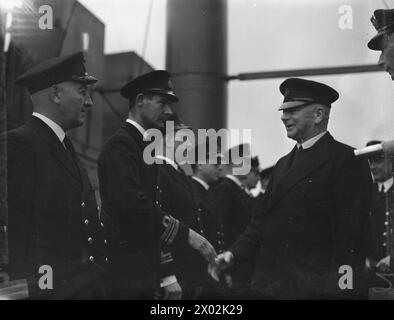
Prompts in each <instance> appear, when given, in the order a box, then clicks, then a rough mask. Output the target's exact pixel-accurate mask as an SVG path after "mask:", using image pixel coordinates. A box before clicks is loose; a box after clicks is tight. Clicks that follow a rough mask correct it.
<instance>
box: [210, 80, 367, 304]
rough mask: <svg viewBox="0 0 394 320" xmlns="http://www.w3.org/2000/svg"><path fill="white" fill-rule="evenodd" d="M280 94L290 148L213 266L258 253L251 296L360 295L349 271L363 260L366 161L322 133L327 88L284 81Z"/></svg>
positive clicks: (329, 95)
mask: <svg viewBox="0 0 394 320" xmlns="http://www.w3.org/2000/svg"><path fill="white" fill-rule="evenodd" d="M280 91H281V93H282V94H283V95H284V103H283V104H282V106H281V107H280V110H281V111H282V112H283V114H282V121H283V124H284V125H285V128H286V131H287V136H288V137H289V138H291V139H294V140H296V142H297V145H296V146H295V147H294V148H293V150H292V151H291V152H290V153H289V154H287V155H286V156H284V157H283V158H281V159H280V160H279V161H278V163H277V164H276V166H275V168H274V169H273V172H272V175H271V179H270V183H269V186H268V188H267V192H266V199H265V202H264V208H263V210H262V211H261V212H260V213H259V214H258V215H257V216H256V217H255V218H254V219H253V221H252V222H251V223H250V224H249V226H248V227H247V229H246V231H245V232H244V233H243V234H242V235H241V236H240V237H239V238H238V240H237V241H236V242H235V244H233V245H232V246H231V247H230V249H229V251H227V252H225V253H222V254H221V255H220V256H219V257H218V259H217V265H216V267H217V268H218V269H219V270H222V269H225V268H227V267H228V266H229V265H231V264H232V263H234V264H237V263H238V261H244V260H246V259H249V257H250V256H253V255H255V254H258V257H257V264H256V268H255V272H254V276H253V278H252V293H251V294H252V297H254V298H275V299H305V298H343V297H346V298H350V297H354V296H356V297H365V296H363V295H362V294H365V292H364V293H360V291H359V290H358V289H359V288H360V287H359V283H358V281H357V279H358V277H357V275H358V274H359V271H360V270H362V269H363V267H364V263H365V258H366V241H365V237H366V233H367V230H368V212H369V208H370V205H371V201H370V199H371V196H370V195H371V174H370V172H369V168H368V163H367V161H366V160H359V159H356V158H355V156H354V154H353V149H352V148H351V147H349V146H347V145H345V144H343V143H340V142H338V141H336V140H335V139H334V138H333V137H332V136H331V135H330V133H328V132H327V124H328V118H329V112H330V107H331V103H333V102H334V101H335V100H337V99H338V97H339V95H338V93H337V92H336V91H335V90H334V89H332V88H331V87H328V86H326V85H324V84H321V83H318V82H314V81H308V80H303V79H287V80H286V81H284V82H283V83H282V84H281V86H280ZM345 270H346V271H345ZM342 273H343V274H342ZM345 273H346V274H345ZM341 277H345V278H341ZM345 279H347V280H346V281H345Z"/></svg>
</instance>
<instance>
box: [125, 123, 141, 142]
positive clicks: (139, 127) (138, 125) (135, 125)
mask: <svg viewBox="0 0 394 320" xmlns="http://www.w3.org/2000/svg"><path fill="white" fill-rule="evenodd" d="M126 122H128V123H130V124H131V125H132V126H134V127H135V128H137V130H138V131H139V132H140V133H141V134H142V137H143V138H144V139H145V138H146V130H145V129H144V128H143V127H142V126H141V125H140V124H139V123H138V122H136V121H134V120H131V119H127V120H126Z"/></svg>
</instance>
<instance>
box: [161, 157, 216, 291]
mask: <svg viewBox="0 0 394 320" xmlns="http://www.w3.org/2000/svg"><path fill="white" fill-rule="evenodd" d="M162 161H163V164H160V165H158V166H159V174H160V179H159V181H160V189H161V191H162V192H161V195H160V205H161V207H162V209H163V210H164V211H166V212H168V213H169V214H171V216H173V217H174V218H176V219H178V220H179V221H181V222H182V223H183V224H185V225H186V226H188V227H189V228H191V229H193V230H195V231H196V232H198V233H200V234H201V235H203V236H204V237H206V236H205V232H204V227H203V220H202V217H201V212H200V211H198V206H197V201H196V198H195V197H194V194H193V190H192V187H191V182H190V181H189V179H188V177H187V176H186V175H185V174H184V172H183V171H182V169H181V168H179V167H178V166H177V164H175V163H172V162H170V161H168V160H167V159H166V158H162ZM170 252H171V255H172V258H173V261H174V273H175V276H176V277H177V280H178V282H179V284H180V286H181V288H182V291H183V293H182V296H183V298H184V299H192V298H196V297H197V296H198V295H199V294H200V293H199V292H200V291H201V288H202V286H203V285H204V284H205V282H206V281H207V279H208V273H207V263H206V261H205V260H204V258H203V257H202V256H201V255H200V253H199V252H198V251H196V250H194V249H193V248H191V247H190V246H189V245H187V244H186V243H184V244H179V245H174V246H172V247H171V248H170ZM167 273H168V272H167Z"/></svg>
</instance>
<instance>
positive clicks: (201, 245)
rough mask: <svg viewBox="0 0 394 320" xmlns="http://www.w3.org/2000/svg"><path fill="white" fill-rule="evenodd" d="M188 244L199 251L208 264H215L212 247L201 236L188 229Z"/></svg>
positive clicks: (214, 253) (214, 254)
mask: <svg viewBox="0 0 394 320" xmlns="http://www.w3.org/2000/svg"><path fill="white" fill-rule="evenodd" d="M189 244H190V245H191V246H192V247H193V248H194V249H196V250H197V251H199V252H200V253H201V255H202V256H203V257H204V258H205V260H207V261H208V262H209V263H215V258H216V256H217V255H216V251H215V249H214V247H213V246H212V245H211V244H210V243H209V241H208V240H207V239H205V238H204V237H203V236H202V235H200V234H198V233H197V232H195V231H194V230H192V229H189Z"/></svg>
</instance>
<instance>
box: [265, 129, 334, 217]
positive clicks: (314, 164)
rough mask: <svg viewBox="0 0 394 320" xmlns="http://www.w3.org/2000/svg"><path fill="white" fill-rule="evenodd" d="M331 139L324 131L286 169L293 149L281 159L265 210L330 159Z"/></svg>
mask: <svg viewBox="0 0 394 320" xmlns="http://www.w3.org/2000/svg"><path fill="white" fill-rule="evenodd" d="M331 141H333V138H332V136H331V135H330V134H329V133H326V134H325V135H324V136H323V137H322V138H321V139H320V140H319V141H318V142H316V144H315V145H314V146H312V147H311V148H310V149H307V150H306V152H308V154H307V156H306V157H305V159H303V160H302V161H300V162H298V163H297V164H296V165H294V166H293V167H291V168H290V169H289V170H286V169H287V168H288V165H289V164H290V161H291V159H292V157H293V151H294V150H293V151H292V152H291V153H289V154H288V155H287V156H286V157H285V158H284V159H283V161H282V162H283V163H282V164H281V166H280V167H279V168H278V170H279V172H278V178H277V179H278V182H277V183H276V184H275V186H274V188H273V190H272V193H271V195H270V201H269V202H268V204H267V208H266V210H267V211H269V210H271V209H272V208H273V207H274V206H275V205H276V204H277V203H278V202H279V201H280V200H281V199H282V198H283V196H285V195H286V194H287V193H288V192H289V190H290V189H291V188H293V187H294V186H295V185H296V184H297V183H298V182H300V181H301V180H302V179H304V178H305V177H306V176H308V175H309V174H311V173H312V172H314V171H315V170H317V169H319V168H320V167H321V166H323V165H324V164H325V163H326V162H327V161H329V160H330V152H329V144H330V142H331Z"/></svg>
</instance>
